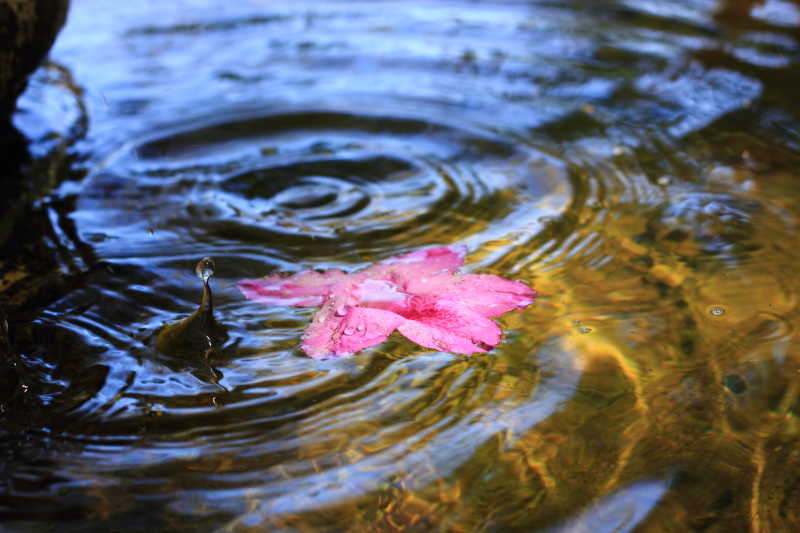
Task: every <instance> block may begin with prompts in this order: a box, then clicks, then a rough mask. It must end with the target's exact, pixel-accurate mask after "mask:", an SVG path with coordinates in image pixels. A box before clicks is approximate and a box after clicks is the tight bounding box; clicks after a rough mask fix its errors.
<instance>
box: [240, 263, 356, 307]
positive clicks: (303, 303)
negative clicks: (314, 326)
mask: <svg viewBox="0 0 800 533" xmlns="http://www.w3.org/2000/svg"><path fill="white" fill-rule="evenodd" d="M350 276H351V274H347V273H345V272H342V271H341V270H326V271H325V272H316V271H313V270H306V271H303V272H299V273H297V274H294V275H291V276H286V275H284V274H277V275H274V276H264V277H263V278H258V279H243V280H241V281H239V283H237V284H236V287H237V288H238V289H239V290H240V291H241V292H242V294H244V296H245V298H247V299H248V300H253V301H255V302H259V303H262V304H267V305H293V306H296V307H316V306H318V305H322V303H323V301H324V300H325V297H326V296H329V295H330V294H332V293H333V291H334V290H335V289H336V288H337V287H338V286H339V285H340V284H341V283H342V282H343V281H345V280H346V279H347V278H348V277H350Z"/></svg>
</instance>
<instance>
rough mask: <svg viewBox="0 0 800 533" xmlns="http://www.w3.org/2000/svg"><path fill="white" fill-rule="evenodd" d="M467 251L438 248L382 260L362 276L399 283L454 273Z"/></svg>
mask: <svg viewBox="0 0 800 533" xmlns="http://www.w3.org/2000/svg"><path fill="white" fill-rule="evenodd" d="M466 253H467V249H466V247H464V246H438V247H436V248H427V249H425V250H417V251H416V252H411V253H408V254H403V255H398V256H395V257H390V258H389V259H384V260H383V261H381V262H380V263H378V264H376V265H373V266H371V267H369V268H367V269H366V270H364V274H366V275H367V276H369V277H370V278H373V279H384V280H389V281H394V282H395V283H400V282H402V281H404V280H406V279H408V278H414V277H419V276H431V275H435V274H443V273H450V274H452V273H454V272H455V271H456V270H458V268H459V267H460V266H461V265H463V264H464V256H465V255H466Z"/></svg>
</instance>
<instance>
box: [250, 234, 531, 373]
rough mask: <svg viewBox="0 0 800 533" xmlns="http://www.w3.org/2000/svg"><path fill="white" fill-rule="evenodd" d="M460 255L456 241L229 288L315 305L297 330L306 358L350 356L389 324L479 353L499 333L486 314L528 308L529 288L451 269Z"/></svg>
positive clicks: (380, 336) (271, 300)
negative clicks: (363, 264) (353, 266)
mask: <svg viewBox="0 0 800 533" xmlns="http://www.w3.org/2000/svg"><path fill="white" fill-rule="evenodd" d="M465 254H466V249H465V248H464V247H438V248H429V249H426V250H420V251H416V252H411V253H408V254H404V255H399V256H396V257H392V258H389V259H386V260H384V261H381V262H380V263H377V264H375V265H373V266H371V267H369V268H366V269H364V270H361V271H359V272H354V273H352V274H348V273H346V272H343V271H341V270H326V271H325V272H315V271H304V272H299V273H297V274H294V275H291V276H290V275H285V274H277V275H273V276H265V277H263V278H260V279H245V280H242V281H240V282H239V283H238V285H237V286H238V287H239V290H240V291H242V294H244V295H245V297H246V298H248V299H250V300H253V301H256V302H261V303H264V304H268V305H293V306H299V307H310V306H314V307H316V306H320V309H319V311H317V313H316V314H315V315H314V318H313V319H312V321H311V325H310V326H309V328H308V329H307V330H306V332H305V334H304V335H303V344H302V348H303V350H304V351H305V352H306V353H307V354H308V355H309V356H311V357H313V358H314V359H327V358H329V357H341V356H343V355H350V354H353V353H355V352H357V351H359V350H363V349H364V348H369V347H370V346H374V345H376V344H380V343H381V342H383V341H385V340H386V338H387V337H388V336H389V335H390V334H391V333H392V332H393V331H394V330H395V329H396V330H398V331H399V332H400V333H402V334H403V335H404V336H406V337H407V338H409V339H411V340H412V341H414V342H416V343H417V344H420V345H422V346H425V347H426V348H432V349H435V350H443V351H449V352H455V353H462V354H469V353H474V352H485V351H487V350H490V349H491V348H493V347H494V346H495V345H496V344H497V343H498V342H500V337H501V335H502V332H501V331H500V327H499V326H498V325H497V324H496V323H495V322H494V321H493V320H491V318H493V317H498V316H500V315H502V314H503V313H506V312H508V311H511V310H512V309H522V308H524V307H526V306H528V305H529V304H530V303H531V302H533V299H534V298H535V297H536V291H535V290H533V289H531V288H530V287H528V286H527V285H525V284H524V283H522V282H520V281H511V280H507V279H504V278H501V277H500V276H495V275H493V274H456V271H457V270H458V268H459V267H460V266H461V265H462V264H463V263H464V255H465Z"/></svg>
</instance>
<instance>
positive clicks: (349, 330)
mask: <svg viewBox="0 0 800 533" xmlns="http://www.w3.org/2000/svg"><path fill="white" fill-rule="evenodd" d="M355 332H356V330H355V328H353V327H351V326H347V327H346V328H344V334H345V335H352V334H353V333H355Z"/></svg>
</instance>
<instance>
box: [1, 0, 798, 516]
mask: <svg viewBox="0 0 800 533" xmlns="http://www.w3.org/2000/svg"><path fill="white" fill-rule="evenodd" d="M798 28H800V8H798V7H797V5H796V4H794V3H790V2H787V1H784V0H766V1H764V2H757V3H754V4H753V5H752V6H751V5H749V3H748V2H727V3H724V5H719V4H718V3H717V2H714V1H711V0H709V1H703V2H682V1H670V2H649V1H645V0H629V1H623V0H619V1H614V2H606V3H603V5H600V4H596V3H592V2H588V3H587V2H580V1H567V2H562V3H547V2H490V1H486V2H462V3H459V2H448V3H441V2H432V1H423V0H420V1H407V2H384V3H381V4H380V5H378V4H375V3H369V2H357V1H354V2H349V1H348V2H336V3H330V2H313V1H302V2H293V3H283V2H270V3H264V2H258V1H256V0H246V1H241V2H236V3H226V4H224V5H223V4H222V3H219V2H211V1H209V0H181V1H179V2H172V3H169V2H167V3H165V2H149V1H148V2H129V3H122V4H114V7H113V8H108V6H107V5H106V3H103V2H99V1H98V0H75V1H74V3H73V11H72V14H71V19H70V21H69V23H68V25H67V27H66V29H65V31H64V33H63V34H62V36H61V38H60V40H59V42H58V43H57V45H56V48H55V49H54V52H53V58H54V59H55V60H56V61H58V62H60V63H62V64H63V65H66V66H67V67H68V68H69V69H70V70H71V71H72V74H73V76H74V77H75V79H76V80H77V82H78V83H79V84H80V85H82V86H83V87H84V88H85V89H86V92H85V95H84V100H85V101H84V104H85V105H86V109H87V111H88V113H89V117H90V127H89V131H88V135H87V138H86V139H85V141H83V142H82V143H81V145H80V146H78V147H76V149H78V150H79V151H80V152H81V153H82V154H84V155H85V158H84V159H83V160H82V161H81V162H80V163H78V164H76V167H79V168H77V169H76V176H74V177H73V178H72V179H69V180H67V181H66V182H65V183H63V184H62V185H61V187H60V188H59V190H58V191H57V192H56V193H55V194H54V195H53V196H52V197H51V198H50V199H48V200H47V201H46V202H44V203H43V206H42V210H43V213H45V214H46V216H47V217H49V218H45V220H49V224H50V226H49V230H48V231H50V232H51V234H48V235H49V236H48V237H47V238H48V239H50V240H49V241H47V242H52V243H53V246H54V248H55V249H57V250H58V253H59V254H61V255H62V256H63V257H68V258H69V259H70V262H69V263H68V264H69V265H72V268H75V269H77V270H78V271H79V274H78V275H76V276H75V278H74V280H73V285H71V286H70V287H69V289H68V290H64V291H62V292H60V293H58V294H52V295H51V296H50V297H49V298H46V297H43V296H42V295H41V294H39V295H38V296H37V298H36V301H35V302H33V301H32V300H26V297H25V295H26V294H28V293H27V292H25V291H21V292H16V293H14V294H15V295H16V296H15V298H16V299H15V300H13V302H12V303H13V306H12V307H11V311H12V312H13V314H12V323H11V327H12V330H13V339H14V349H15V350H16V351H17V352H18V353H19V359H20V363H21V365H22V366H23V367H24V374H23V375H24V380H25V381H24V383H23V384H24V385H25V387H26V389H25V391H24V393H20V394H17V395H14V396H12V397H10V398H6V397H5V396H4V403H3V404H2V406H1V407H2V417H3V429H2V430H0V454H1V455H2V458H3V461H2V467H0V472H2V484H0V516H2V518H3V522H4V524H7V526H8V527H9V528H11V529H12V530H16V531H33V530H41V528H43V527H45V526H47V527H49V526H51V525H52V527H56V528H57V529H58V530H59V531H110V530H115V529H116V530H121V531H146V530H147V531H156V530H164V531H171V530H178V531H220V532H222V531H230V532H234V531H236V532H238V531H535V530H542V531H548V530H551V531H576V530H577V531H581V530H589V529H590V528H591V530H592V531H597V530H599V531H633V530H636V531H676V532H677V531H700V530H702V531H725V532H729V531H754V532H766V531H792V530H794V529H797V528H798V527H800V513H799V512H798V503H800V500H798V498H800V484H799V483H798V477H797V475H796V472H797V471H798V467H800V455H798V454H800V451H798V450H797V449H796V444H795V441H796V431H797V428H798V424H797V419H796V418H795V416H798V412H797V411H798V394H799V393H800V390H798V387H800V382H798V375H800V374H798V372H800V357H798V356H799V355H800V354H798V348H797V342H796V338H797V332H796V330H797V327H796V326H797V324H798V302H797V298H798V295H799V294H800V286H799V285H800V282H798V279H797V276H796V275H795V274H794V266H795V265H797V264H798V263H800V251H799V250H800V246H798V244H800V243H798V242H797V236H796V229H797V224H798V216H800V211H798V205H797V198H798V192H800V191H798V185H797V179H796V175H795V173H796V170H797V168H798V167H797V163H798V155H799V154H798V151H800V142H798V132H800V123H798V120H797V116H798V113H800V108H798V100H797V99H796V97H795V91H796V90H795V87H796V85H797V84H796V83H795V82H796V81H798V72H800V70H798V69H797V65H796V62H797V57H798V52H799V51H800V45H799V44H798V38H800V34H799V33H798V32H799V30H798ZM70 105H71V104H69V103H68V102H66V101H61V100H59V99H58V98H56V97H54V88H53V85H52V84H51V82H50V81H49V80H47V79H46V78H45V77H43V76H42V77H40V78H38V79H36V80H34V82H33V83H32V86H31V88H30V90H29V91H28V93H27V94H26V96H25V98H24V99H23V101H22V102H21V108H22V109H21V112H20V114H19V115H18V124H19V125H20V128H21V129H22V130H23V131H25V132H27V133H28V135H29V136H31V137H32V138H33V139H34V145H33V146H34V154H36V153H37V152H36V147H37V146H46V143H47V139H48V137H47V134H46V132H44V133H43V132H42V124H47V123H49V122H51V121H54V120H56V119H55V118H54V117H59V116H62V115H63V116H67V115H69V113H70V112H71V111H70V110H71V108H70ZM60 120H62V121H63V120H64V119H63V118H61V119H60ZM80 170H85V171H86V176H85V177H83V176H80V177H78V176H77V174H80V172H78V171H80ZM456 243H460V244H465V245H466V246H467V247H468V249H469V256H468V266H467V268H466V270H468V271H474V272H489V273H496V274H500V275H502V276H504V277H508V278H512V279H519V280H522V281H525V282H526V283H529V284H530V285H531V286H533V287H535V288H536V289H537V290H538V291H539V293H540V294H541V297H540V298H539V299H538V300H537V302H536V304H535V305H532V306H530V307H528V308H527V309H525V310H523V311H519V312H515V313H511V314H508V315H506V316H504V317H503V318H502V319H501V322H502V325H503V328H504V331H505V332H506V333H505V338H504V341H503V343H501V344H500V345H498V347H497V348H496V349H494V350H493V351H491V352H490V353H488V354H481V355H475V356H472V357H465V356H459V355H453V354H449V353H444V352H431V351H428V350H426V349H423V348H420V347H418V346H416V345H414V344H413V343H411V342H409V341H406V340H405V339H403V338H401V337H399V336H393V337H391V338H390V339H389V340H388V341H387V342H385V343H383V344H382V345H379V346H377V347H375V348H374V349H370V350H366V351H364V352H361V353H359V354H356V355H355V356H353V357H352V358H348V359H340V360H332V361H323V362H320V361H314V360H312V359H309V358H307V357H304V356H303V355H302V353H301V352H300V351H299V350H298V343H299V337H300V335H301V334H302V332H303V330H304V328H305V327H306V325H307V323H308V320H309V318H310V315H311V313H312V312H313V310H309V309H302V308H283V307H265V306H261V305H258V304H254V303H252V302H247V301H245V300H243V299H242V298H241V296H240V295H239V293H238V291H236V289H235V287H234V283H235V282H236V281H237V280H239V279H241V278H245V277H256V276H260V275H264V274H267V273H271V272H275V271H287V272H294V271H298V270H302V269H306V268H341V269H344V270H347V271H353V270H357V269H359V268H363V267H364V266H366V265H368V264H370V263H372V262H374V261H376V260H379V259H383V258H386V257H389V256H392V255H396V254H399V253H403V252H406V251H409V250H413V249H417V248H421V247H424V246H430V245H448V244H456ZM206 256H213V257H214V260H215V267H214V277H213V278H211V280H210V286H211V288H212V289H213V291H214V296H215V306H214V311H215V313H216V316H217V320H218V321H219V327H220V328H221V329H220V331H221V332H223V331H222V328H224V332H223V333H224V335H223V334H220V336H219V337H218V338H216V337H215V342H214V343H213V349H210V350H194V349H190V350H183V349H178V350H171V349H161V350H159V349H157V348H158V346H162V347H163V346H165V344H163V342H162V344H159V341H158V340H157V337H158V334H159V333H158V332H164V331H172V330H170V329H169V328H170V326H167V327H166V329H164V328H165V324H169V325H172V326H174V325H175V324H184V323H182V322H178V321H180V320H182V319H184V318H185V317H187V316H189V315H191V313H193V312H194V311H195V310H196V309H197V306H198V304H199V302H200V285H199V284H198V280H197V277H196V275H195V272H194V267H195V265H196V264H197V262H198V261H199V260H200V259H201V258H203V257H206ZM65 261H66V260H65ZM204 281H207V278H206V279H205V280H204ZM9 283H11V282H9ZM2 290H6V287H5V285H4V286H3V289H2ZM34 292H35V291H34ZM9 293H10V292H9ZM209 304H210V301H209ZM14 317H16V320H15V319H14ZM203 331H205V330H203ZM162 335H163V334H162ZM162 340H163V337H162ZM167 344H169V343H167ZM3 349H5V348H3Z"/></svg>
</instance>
